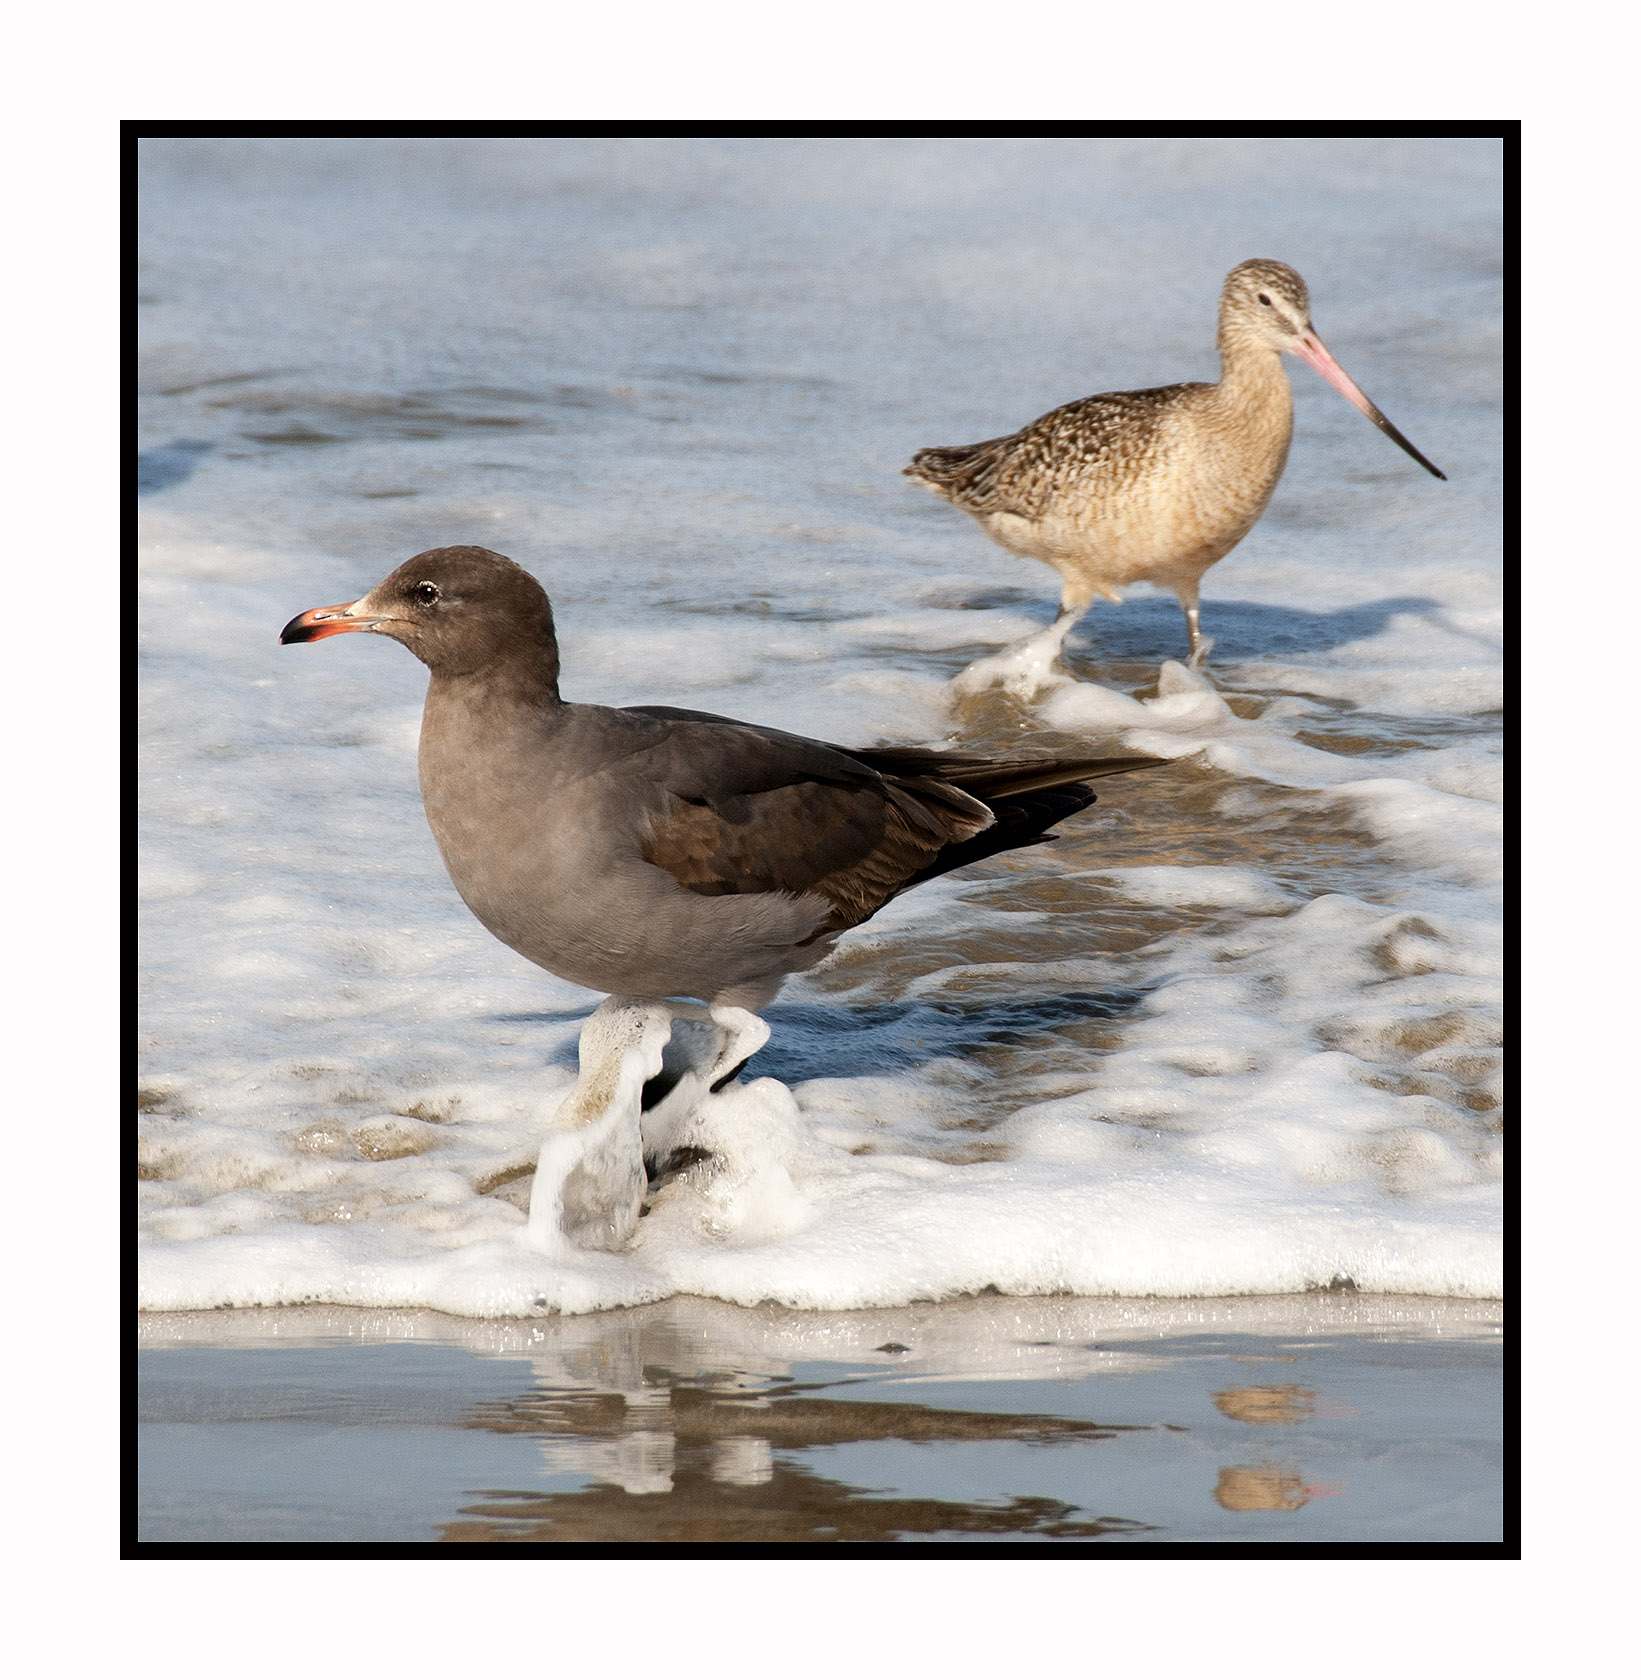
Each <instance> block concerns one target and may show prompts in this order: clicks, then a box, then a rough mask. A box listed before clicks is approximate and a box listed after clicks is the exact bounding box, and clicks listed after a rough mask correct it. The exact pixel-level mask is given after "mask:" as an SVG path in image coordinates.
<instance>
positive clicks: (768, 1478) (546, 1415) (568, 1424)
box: [440, 1384, 1152, 1544]
mask: <svg viewBox="0 0 1641 1680" xmlns="http://www.w3.org/2000/svg"><path fill="white" fill-rule="evenodd" d="M635 1398H637V1397H635ZM646 1398H648V1400H649V1403H648V1404H643V1403H640V1404H638V1405H632V1404H630V1403H629V1402H628V1401H627V1400H626V1399H624V1398H623V1397H622V1396H621V1395H619V1394H608V1393H605V1394H569V1395H566V1394H556V1395H544V1394H540V1393H536V1394H527V1395H524V1396H521V1397H520V1398H518V1399H516V1400H511V1401H501V1402H495V1403H492V1404H488V1405H483V1406H479V1407H477V1408H475V1409H474V1411H473V1412H472V1413H471V1414H470V1415H469V1417H468V1419H467V1422H466V1427H468V1428H471V1429H485V1430H494V1431H496V1432H497V1433H500V1434H530V1435H537V1436H540V1437H542V1438H543V1444H544V1446H545V1447H546V1448H547V1449H548V1453H547V1456H548V1457H549V1459H550V1460H551V1459H552V1458H553V1457H554V1456H555V1454H554V1453H553V1451H552V1449H553V1448H554V1447H555V1446H556V1445H557V1443H558V1442H559V1441H561V1440H562V1441H565V1442H566V1443H567V1444H568V1443H574V1444H575V1445H576V1447H577V1448H579V1449H581V1450H579V1451H578V1452H577V1453H576V1456H577V1457H578V1458H582V1459H587V1458H591V1457H595V1456H596V1448H597V1446H598V1445H599V1444H602V1445H604V1446H605V1447H606V1448H607V1449H609V1450H608V1451H607V1453H606V1454H605V1455H604V1463H603V1468H604V1478H603V1479H601V1480H599V1481H597V1482H595V1483H594V1485H592V1486H590V1487H584V1488H581V1489H578V1490H575V1491H573V1492H539V1491H533V1490H531V1491H503V1490H494V1491H489V1492H486V1493H485V1494H484V1496H483V1503H482V1504H479V1505H474V1506H469V1507H466V1508H465V1509H464V1512H463V1514H464V1516H466V1517H468V1518H470V1519H472V1520H470V1521H465V1522H454V1523H446V1524H444V1525H443V1526H442V1528H441V1531H440V1532H441V1537H442V1538H443V1539H445V1540H449V1541H498V1540H499V1541H527V1542H528V1541H561V1542H574V1541H602V1542H617V1543H619V1542H631V1541H637V1542H650V1543H652V1544H659V1543H666V1542H668V1541H706V1540H712V1541H748V1542H773V1543H780V1542H783V1541H784V1542H797V1541H834V1540H836V1541H851V1540H857V1541H858V1540H893V1539H901V1538H906V1537H908V1536H913V1535H936V1534H1021V1535H1041V1536H1043V1537H1044V1538H1052V1539H1096V1538H1099V1537H1101V1536H1119V1535H1124V1534H1138V1533H1148V1532H1151V1531H1152V1525H1150V1524H1148V1523H1144V1522H1138V1521H1135V1520H1133V1519H1131V1518H1125V1517H1116V1516H1099V1517H1088V1516H1084V1515H1082V1514H1081V1513H1079V1512H1078V1511H1077V1508H1076V1507H1075V1506H1072V1505H1068V1504H1066V1503H1064V1502H1063V1501H1061V1500H1057V1499H1050V1498H1045V1497H1032V1496H1021V1495H1017V1496H1015V1497H1014V1498H1012V1499H1010V1500H1008V1501H1007V1502H1006V1503H1005V1502H998V1503H985V1502H981V1501H960V1500H946V1499H929V1498H904V1497H902V1498H886V1497H883V1496H881V1495H878V1494H875V1493H873V1492H871V1490H868V1489H864V1488H856V1487H851V1486H849V1485H848V1484H847V1483H844V1482H839V1481H833V1480H830V1479H828V1478H826V1477H824V1476H818V1475H816V1474H815V1473H814V1472H813V1471H812V1470H809V1469H806V1468H804V1467H803V1466H801V1465H799V1464H796V1463H793V1462H791V1461H790V1460H788V1459H786V1458H784V1457H782V1456H778V1455H781V1454H784V1453H797V1452H801V1451H804V1450H806V1449H811V1448H816V1447H828V1446H841V1445H846V1444H850V1443H854V1442H865V1441H904V1442H920V1443H946V1442H979V1441H1027V1442H1035V1443H1042V1444H1049V1443H1055V1442H1068V1441H1076V1440H1084V1441H1102V1440H1111V1439H1113V1438H1115V1437H1116V1436H1117V1435H1119V1434H1123V1433H1129V1432H1133V1431H1135V1430H1139V1429H1143V1428H1144V1427H1145V1426H1140V1425H1125V1424H1103V1423H1093V1422H1089V1421H1087V1420H1086V1419H1080V1418H1058V1417H1048V1416H1034V1415H1019V1414H1016V1415H1012V1416H1011V1415H1008V1414H1005V1413H994V1412H960V1411H945V1410H937V1409H934V1408H931V1407H926V1406H916V1405H904V1404H883V1403H876V1402H870V1401H861V1402H855V1401H848V1400H831V1399H825V1398H822V1397H820V1396H818V1395H816V1394H814V1393H812V1392H805V1391H804V1389H803V1388H801V1387H800V1386H799V1385H796V1384H789V1385H783V1386H781V1387H778V1388H773V1389H762V1390H759V1391H757V1392H756V1393H748V1392H744V1391H739V1390H735V1389H729V1390H724V1389H711V1388H699V1387H686V1386H682V1385H679V1386H674V1387H673V1388H672V1389H671V1391H670V1394H661V1393H657V1394H654V1395H651V1396H647V1397H646ZM588 1443H592V1444H593V1445H594V1448H595V1452H594V1454H588V1453H587V1452H586V1451H585V1445H586V1444H588ZM617 1478H619V1480H618V1479H617Z"/></svg>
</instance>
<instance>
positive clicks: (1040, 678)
mask: <svg viewBox="0 0 1641 1680" xmlns="http://www.w3.org/2000/svg"><path fill="white" fill-rule="evenodd" d="M1075 622H1076V621H1075V619H1072V618H1066V617H1062V618H1057V619H1056V620H1055V621H1054V623H1052V624H1051V625H1050V626H1049V627H1048V629H1046V630H1039V631H1038V632H1037V634H1036V635H1035V636H1027V637H1026V639H1025V640H1024V641H1022V642H1015V643H1013V644H1012V645H1011V646H1009V647H1006V648H1004V649H1003V650H1002V652H1000V653H993V654H988V655H987V657H986V658H984V659H977V660H976V661H975V662H974V663H973V664H972V665H970V666H969V667H968V668H967V669H966V670H963V671H959V672H958V674H957V675H956V676H955V677H954V678H953V679H952V687H953V688H954V689H955V690H956V691H957V693H959V694H978V693H980V692H981V691H982V690H983V689H988V688H1002V689H1005V690H1006V691H1007V692H1008V693H1010V694H1012V695H1013V696H1014V697H1015V698H1016V699H1018V700H1035V699H1036V698H1037V696H1038V695H1039V694H1041V693H1042V692H1043V691H1044V690H1045V689H1048V688H1053V687H1054V686H1055V685H1056V684H1057V683H1058V682H1059V681H1061V680H1062V679H1061V675H1060V673H1059V672H1058V671H1057V670H1056V669H1055V667H1056V666H1058V664H1059V662H1060V655H1061V654H1062V653H1063V652H1064V651H1065V641H1066V637H1067V636H1068V635H1069V634H1070V632H1071V626H1072V625H1073V624H1074V623H1075Z"/></svg>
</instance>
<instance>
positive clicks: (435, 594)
mask: <svg viewBox="0 0 1641 1680" xmlns="http://www.w3.org/2000/svg"><path fill="white" fill-rule="evenodd" d="M411 594H412V595H414V596H415V597H416V599H417V600H418V601H420V602H421V603H422V605H423V606H427V607H430V606H432V605H433V603H434V602H435V601H436V600H438V598H439V586H438V584H436V583H418V584H417V585H416V587H415V588H414V589H413V590H411Z"/></svg>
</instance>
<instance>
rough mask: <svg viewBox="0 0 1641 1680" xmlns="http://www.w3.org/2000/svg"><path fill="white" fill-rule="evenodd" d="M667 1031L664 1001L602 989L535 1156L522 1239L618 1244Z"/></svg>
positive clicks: (632, 1206)
mask: <svg viewBox="0 0 1641 1680" xmlns="http://www.w3.org/2000/svg"><path fill="white" fill-rule="evenodd" d="M671 1033H672V1018H671V1013H670V1011H669V1009H668V1008H667V1006H666V1005H665V1004H664V1003H657V1002H655V1001H652V1000H649V999H644V998H620V997H612V998H606V999H605V1001H604V1002H603V1003H601V1004H600V1005H599V1006H598V1008H597V1009H595V1010H594V1011H593V1013H592V1014H591V1015H590V1016H588V1018H587V1020H586V1021H585V1022H584V1023H583V1024H582V1028H581V1043H580V1063H581V1072H580V1076H579V1077H578V1078H577V1080H576V1082H575V1084H574V1085H573V1086H572V1087H571V1088H570V1090H569V1092H568V1093H567V1094H566V1096H565V1098H564V1100H563V1102H561V1103H560V1104H559V1106H558V1110H557V1112H556V1113H555V1114H554V1115H553V1119H552V1123H551V1125H550V1126H549V1128H548V1131H547V1135H546V1137H545V1138H544V1139H543V1140H542V1146H541V1153H540V1156H539V1158H538V1160H537V1163H536V1176H535V1182H534V1183H533V1185H532V1186H531V1191H530V1214H529V1224H528V1226H527V1228H526V1234H525V1242H526V1244H527V1245H528V1246H529V1247H530V1248H533V1249H536V1250H537V1251H538V1252H541V1253H555V1252H561V1251H563V1250H565V1249H566V1248H603V1249H613V1248H620V1247H622V1246H623V1245H624V1244H625V1243H626V1242H627V1240H628V1238H630V1237H631V1235H632V1232H633V1228H634V1227H635V1226H636V1225H637V1223H638V1210H639V1207H640V1205H641V1203H642V1200H643V1194H644V1182H645V1177H644V1161H643V1141H642V1122H641V1118H640V1110H641V1104H642V1101H643V1091H644V1087H645V1085H646V1084H647V1083H648V1082H649V1081H650V1080H651V1079H653V1078H654V1077H655V1075H656V1074H657V1073H659V1072H660V1070H661V1058H662V1054H663V1051H664V1049H665V1047H666V1044H667V1042H668V1040H669V1038H670V1037H671Z"/></svg>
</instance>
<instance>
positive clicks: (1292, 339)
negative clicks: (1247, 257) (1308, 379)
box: [1219, 257, 1311, 355]
mask: <svg viewBox="0 0 1641 1680" xmlns="http://www.w3.org/2000/svg"><path fill="white" fill-rule="evenodd" d="M1219 313H1220V319H1221V321H1222V322H1223V323H1224V324H1225V325H1226V326H1228V327H1231V328H1232V329H1233V330H1234V331H1236V332H1238V333H1240V334H1245V335H1246V336H1248V337H1250V338H1254V339H1257V340H1258V341H1259V342H1260V343H1261V344H1267V345H1269V346H1270V348H1271V349H1273V350H1288V351H1291V352H1293V353H1294V354H1295V355H1297V354H1298V353H1299V346H1300V344H1301V343H1302V342H1303V340H1304V337H1305V335H1306V333H1308V332H1309V331H1310V330H1311V295H1310V293H1309V292H1308V291H1307V290H1306V289H1305V282H1304V281H1303V280H1301V279H1300V278H1299V276H1298V275H1297V274H1296V273H1295V272H1294V271H1293V270H1292V269H1291V268H1289V267H1288V265H1287V264H1286V263H1281V262H1276V261H1275V260H1273V259H1272V258H1270V257H1255V258H1254V259H1253V261H1252V262H1245V263H1238V264H1237V265H1236V267H1235V268H1233V269H1232V270H1231V272H1230V273H1229V274H1227V275H1226V276H1225V287H1224V290H1223V291H1221V293H1220V294H1219Z"/></svg>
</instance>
